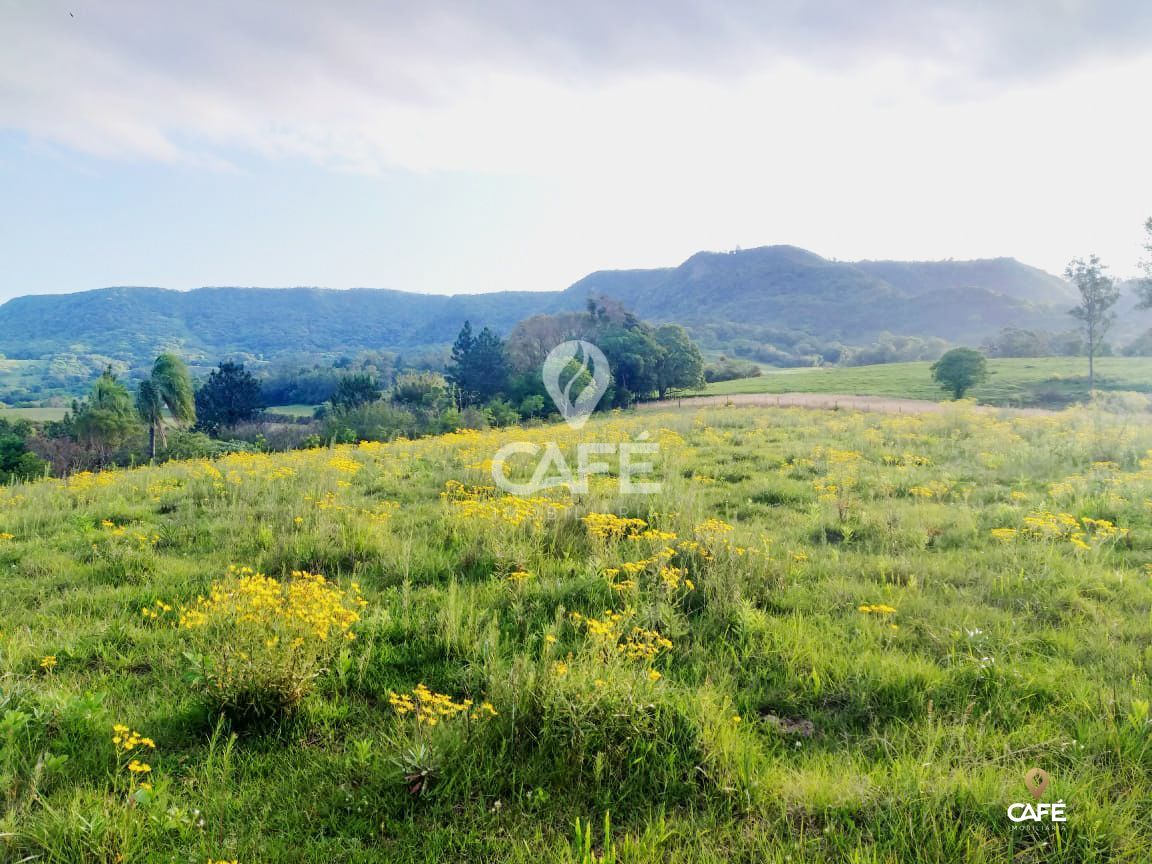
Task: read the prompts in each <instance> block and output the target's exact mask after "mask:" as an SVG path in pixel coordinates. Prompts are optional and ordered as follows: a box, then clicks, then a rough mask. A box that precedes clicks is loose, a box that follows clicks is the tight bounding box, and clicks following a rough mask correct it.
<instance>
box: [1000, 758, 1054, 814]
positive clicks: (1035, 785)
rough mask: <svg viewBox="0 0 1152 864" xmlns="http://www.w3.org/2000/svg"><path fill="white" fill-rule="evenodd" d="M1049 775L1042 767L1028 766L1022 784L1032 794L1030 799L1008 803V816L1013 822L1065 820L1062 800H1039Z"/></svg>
mask: <svg viewBox="0 0 1152 864" xmlns="http://www.w3.org/2000/svg"><path fill="white" fill-rule="evenodd" d="M1050 781H1051V777H1049V776H1048V772H1047V771H1045V770H1044V769H1043V768H1030V769H1028V772H1027V773H1026V774H1025V775H1024V785H1025V786H1027V787H1028V791H1029V792H1030V793H1031V794H1032V797H1033V799H1035V801H1034V802H1032V801H1017V802H1016V803H1014V804H1009V805H1008V818H1009V819H1011V820H1012V821H1013V822H1045V821H1047V822H1067V821H1068V817H1067V816H1066V815H1065V812H1064V802H1063V801H1057V802H1055V803H1049V802H1047V801H1041V800H1040V799H1041V798H1043V797H1044V792H1045V791H1046V790H1047V789H1048V784H1049V782H1050Z"/></svg>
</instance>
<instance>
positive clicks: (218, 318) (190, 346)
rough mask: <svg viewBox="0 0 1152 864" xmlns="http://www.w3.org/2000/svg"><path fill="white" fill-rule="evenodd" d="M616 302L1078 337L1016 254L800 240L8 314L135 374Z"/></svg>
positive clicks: (851, 326)
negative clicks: (838, 257)
mask: <svg viewBox="0 0 1152 864" xmlns="http://www.w3.org/2000/svg"><path fill="white" fill-rule="evenodd" d="M593 296H609V297H613V298H616V299H618V300H620V301H622V302H623V303H625V304H626V305H627V306H629V307H631V308H632V309H634V310H635V311H636V312H637V314H639V315H640V316H642V317H644V318H647V319H650V320H655V321H681V322H684V323H686V324H688V325H697V326H700V327H702V326H704V325H714V324H724V323H732V324H734V325H740V326H759V327H765V328H779V329H782V330H789V331H804V332H808V333H811V334H813V335H814V336H818V337H821V338H828V339H839V340H842V341H844V342H847V343H853V342H856V343H860V342H867V341H869V340H871V339H873V338H874V337H875V336H876V334H878V333H880V332H882V331H890V332H894V333H900V334H905V335H915V336H938V337H942V338H945V339H949V340H953V341H969V342H974V341H977V340H979V339H981V338H983V337H984V336H987V335H989V334H991V333H993V332H995V331H996V330H997V329H999V328H1000V327H1002V326H1007V325H1011V326H1018V327H1034V328H1035V327H1042V328H1047V329H1066V328H1067V327H1068V325H1069V319H1068V317H1067V314H1066V311H1065V310H1066V308H1067V305H1068V304H1069V302H1070V293H1069V289H1068V286H1067V285H1066V284H1065V283H1064V282H1063V281H1062V280H1060V279H1057V278H1056V277H1054V276H1051V275H1050V274H1047V273H1044V272H1043V271H1040V270H1036V269H1035V268H1032V267H1027V266H1026V265H1023V264H1021V263H1019V262H1017V261H1015V260H1013V259H1005V258H1001V259H994V260H988V261H944V262H894V261H864V262H858V263H847V262H840V261H832V260H829V259H826V258H822V257H820V256H819V255H816V254H814V253H812V252H808V251H806V250H803V249H798V248H796V247H794V246H767V247H762V248H758V249H749V250H744V251H737V252H729V253H711V252H701V253H698V254H696V255H693V256H692V257H691V258H689V259H688V260H687V261H685V262H684V263H683V264H681V265H680V266H678V267H672V268H660V269H654V270H624V271H602V272H597V273H593V274H591V275H589V276H587V277H585V278H584V279H581V280H580V281H579V282H577V283H576V284H574V285H572V286H571V287H570V288H568V289H567V290H565V291H560V292H500V293H492V294H471V295H456V296H451V297H448V296H439V295H425V294H413V293H407V292H403V291H389V290H379V289H356V290H350V291H333V290H325V289H320V288H284V289H269V288H201V289H197V290H195V291H187V292H179V291H169V290H165V289H161V288H104V289H99V290H93V291H82V292H78V293H75V294H59V295H42V296H28V297H19V298H16V299H14V300H10V301H8V302H7V303H5V304H4V305H3V306H0V352H2V353H3V354H4V355H5V356H7V357H11V358H41V357H48V356H55V355H59V354H65V353H67V354H79V355H83V354H99V355H101V356H106V357H114V358H117V359H121V360H125V361H127V362H129V363H130V364H137V363H141V362H145V361H147V360H148V359H149V358H150V357H152V356H154V355H155V354H156V353H157V352H158V351H160V350H161V349H165V348H171V349H175V350H179V351H181V352H183V353H184V354H185V355H186V356H188V357H189V358H191V359H194V360H205V361H214V360H216V359H219V358H221V357H224V356H228V355H235V354H247V355H254V356H260V357H265V358H273V357H277V356H284V355H289V354H301V353H322V354H338V353H345V352H349V351H356V350H360V349H364V348H374V349H379V348H387V349H395V350H410V349H415V348H421V347H427V346H432V345H443V344H445V343H447V342H450V341H451V340H452V338H453V337H454V336H455V334H456V332H457V331H458V329H459V327H460V325H461V323H462V322H463V321H464V319H466V318H467V319H471V321H472V322H473V324H474V325H475V326H490V327H493V328H495V329H496V330H498V331H502V332H507V331H508V330H509V329H510V328H511V327H512V326H513V325H514V324H515V323H516V322H517V321H519V320H521V319H523V318H526V317H528V316H530V315H535V314H539V313H543V312H556V311H562V310H571V309H580V308H582V307H583V306H584V304H585V303H586V301H587V298H589V297H593Z"/></svg>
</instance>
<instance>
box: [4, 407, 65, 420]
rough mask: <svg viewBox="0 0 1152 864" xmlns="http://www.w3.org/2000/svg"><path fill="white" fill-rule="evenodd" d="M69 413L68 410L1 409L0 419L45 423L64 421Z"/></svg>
mask: <svg viewBox="0 0 1152 864" xmlns="http://www.w3.org/2000/svg"><path fill="white" fill-rule="evenodd" d="M67 413H68V409H67V408H62V407H55V408H53V407H48V408H0V417H6V418H8V419H9V420H34V421H38V422H44V421H47V420H62V419H64V415H65V414H67Z"/></svg>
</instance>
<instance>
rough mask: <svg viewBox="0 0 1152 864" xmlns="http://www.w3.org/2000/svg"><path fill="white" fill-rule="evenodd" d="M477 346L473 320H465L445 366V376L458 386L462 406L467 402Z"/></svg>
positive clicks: (458, 395)
mask: <svg viewBox="0 0 1152 864" xmlns="http://www.w3.org/2000/svg"><path fill="white" fill-rule="evenodd" d="M475 346H476V337H475V336H473V335H472V322H471V321H465V322H464V326H463V327H461V328H460V333H459V334H458V335H457V336H456V341H455V342H454V343H453V344H452V356H451V358H450V359H449V360H448V364H447V366H445V368H444V377H445V378H447V379H448V381H449V382H450V383H451V384H452V385H453V386H454V387H455V388H456V393H457V398H458V400H459V401H460V404H461V406H463V405H465V404H467V402H466V399H467V396H466V394H467V388H468V385H469V384H470V383H471V380H472V376H471V370H470V368H469V367H470V363H471V356H472V351H473V349H474V348H475Z"/></svg>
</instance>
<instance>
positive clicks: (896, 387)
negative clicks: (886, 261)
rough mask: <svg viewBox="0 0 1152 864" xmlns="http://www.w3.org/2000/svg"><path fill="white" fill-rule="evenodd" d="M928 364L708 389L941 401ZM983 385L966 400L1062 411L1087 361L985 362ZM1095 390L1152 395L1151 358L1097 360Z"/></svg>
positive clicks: (1078, 397) (1074, 395) (1083, 395)
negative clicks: (985, 370) (972, 399)
mask: <svg viewBox="0 0 1152 864" xmlns="http://www.w3.org/2000/svg"><path fill="white" fill-rule="evenodd" d="M931 365H932V364H931V363H927V362H924V363H885V364H882V365H877V366H845V367H839V366H830V367H824V368H819V369H781V370H777V371H771V372H767V371H766V372H765V374H763V375H762V376H760V377H759V378H745V379H741V380H738V381H721V382H719V383H716V384H710V385H708V388H707V390H706V391H705V392H706V393H708V394H714V395H724V394H734V393H843V394H853V395H858V396H900V397H907V398H909V399H932V400H939V399H941V398H944V393H943V391H941V390H940V388H939V387H937V386H936V384H935V383H934V382H933V381H932V373H931V372H930V369H929V367H931ZM988 369H989V372H990V376H989V380H988V381H987V383H985V384H982V385H980V386H979V387H977V388H975V389H974V390H973V391H972V393H971V396H972V397H974V398H975V399H977V400H978V401H979V402H982V403H984V404H988V405H1007V406H1018V407H1029V406H1037V407H1055V408H1061V407H1064V406H1065V405H1067V404H1069V403H1070V402H1082V401H1085V400H1086V399H1087V396H1088V362H1087V360H1085V359H1084V358H1081V357H1042V358H1035V359H1032V358H1005V359H999V360H998V359H992V360H989V361H988ZM1096 374H1097V387H1098V388H1099V389H1101V390H1129V391H1139V392H1142V393H1149V394H1152V358H1150V357H1102V358H1100V359H1099V360H1097V361H1096Z"/></svg>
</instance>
